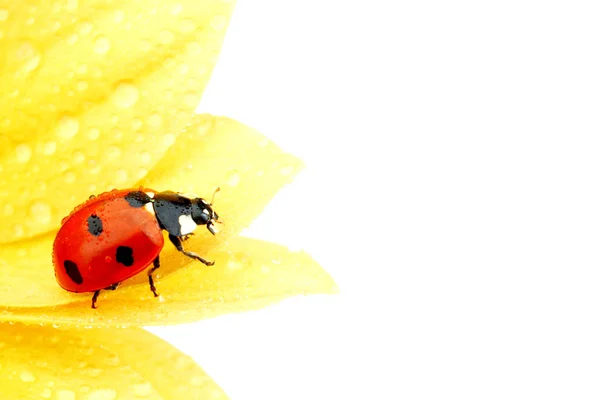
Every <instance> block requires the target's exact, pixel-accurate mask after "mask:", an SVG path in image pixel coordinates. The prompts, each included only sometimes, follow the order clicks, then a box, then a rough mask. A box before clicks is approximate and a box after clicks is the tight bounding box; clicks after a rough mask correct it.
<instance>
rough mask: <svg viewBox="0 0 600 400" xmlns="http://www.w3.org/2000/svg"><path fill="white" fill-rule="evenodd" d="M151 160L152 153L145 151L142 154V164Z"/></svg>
mask: <svg viewBox="0 0 600 400" xmlns="http://www.w3.org/2000/svg"><path fill="white" fill-rule="evenodd" d="M150 160H152V155H151V154H150V153H148V152H147V151H145V152H143V153H142V154H141V155H140V161H141V162H142V164H148V163H149V162H150Z"/></svg>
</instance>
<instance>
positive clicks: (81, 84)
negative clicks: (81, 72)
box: [76, 81, 88, 92]
mask: <svg viewBox="0 0 600 400" xmlns="http://www.w3.org/2000/svg"><path fill="white" fill-rule="evenodd" d="M76 88H77V90H79V91H80V92H83V91H84V90H86V89H87V88H88V83H87V82H86V81H79V82H77V85H76Z"/></svg>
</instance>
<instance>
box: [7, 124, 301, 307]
mask: <svg viewBox="0 0 600 400" xmlns="http://www.w3.org/2000/svg"><path fill="white" fill-rule="evenodd" d="M300 167H301V164H300V162H299V160H298V159H296V158H295V157H293V156H291V155H288V154H285V153H282V152H281V150H280V149H279V148H278V147H277V146H275V145H274V144H273V143H272V142H270V141H269V140H267V139H266V138H265V137H264V136H262V135H261V134H260V133H258V132H256V131H255V130H253V129H250V128H248V127H246V126H244V125H242V124H240V123H238V122H235V121H232V120H230V119H226V118H215V117H212V116H210V115H202V116H196V117H194V124H192V125H190V126H189V127H188V129H187V130H186V131H185V132H183V133H182V134H181V135H179V138H178V140H177V142H176V143H175V144H174V145H173V146H172V147H171V148H170V149H169V151H168V152H167V154H166V155H165V157H164V158H163V159H162V160H161V161H160V162H159V163H158V164H157V165H156V167H155V169H154V170H153V171H151V172H150V173H149V174H148V176H147V178H146V179H145V180H144V181H142V182H140V184H143V185H145V186H148V187H152V188H154V189H157V190H166V189H175V190H178V191H181V192H196V193H198V194H200V195H202V196H204V197H209V196H210V195H211V194H212V192H213V190H214V188H215V187H217V186H219V185H220V186H221V188H222V189H221V192H219V194H217V197H216V199H215V209H216V210H217V212H218V213H219V215H220V217H221V219H222V220H223V221H224V222H223V224H221V225H219V226H218V227H219V228H220V229H221V232H220V233H219V234H218V235H217V236H212V235H210V234H209V233H208V232H207V231H206V229H204V228H202V227H200V228H199V229H197V232H196V236H195V237H194V238H193V239H191V240H189V241H187V242H186V243H185V246H186V247H187V248H190V249H193V250H194V251H196V252H198V253H200V254H205V255H206V256H207V257H211V256H212V255H211V254H210V250H211V249H215V248H216V247H219V246H220V245H221V244H223V242H224V241H226V240H228V238H230V237H232V236H233V235H236V234H237V233H239V231H240V230H241V229H242V228H243V227H245V226H247V225H248V224H249V223H250V222H251V221H252V220H253V219H254V218H255V217H256V216H257V215H258V213H260V211H261V210H262V208H263V207H264V206H265V204H266V203H267V201H268V200H269V199H270V198H271V197H273V195H274V194H275V192H276V191H277V190H278V189H279V188H281V186H282V185H284V184H285V183H287V182H289V181H290V180H291V178H292V176H293V175H294V172H295V171H297V170H299V168H300ZM85 197H87V196H85ZM84 199H85V198H83V199H81V200H82V201H83V200H84ZM74 205H75V204H73V206H74ZM53 239H54V234H47V235H44V236H43V237H37V238H34V239H29V240H23V241H20V242H16V243H11V244H6V245H3V246H0V282H4V284H2V285H0V305H13V306H45V305H50V304H61V303H68V302H70V301H72V299H73V297H72V295H70V294H69V293H67V292H65V291H64V290H62V289H60V288H59V287H58V285H57V284H56V282H55V279H54V272H53V268H52V264H51V263H52V257H51V253H52V250H51V249H52V241H53ZM163 253H164V254H165V255H168V254H170V253H173V246H171V244H170V243H169V242H168V241H167V244H166V246H165V250H164V251H163ZM173 263H174V264H173V265H172V267H178V266H183V265H185V264H188V263H189V259H186V258H184V257H177V258H175V259H174V260H173ZM163 265H165V266H166V263H164V262H163Z"/></svg>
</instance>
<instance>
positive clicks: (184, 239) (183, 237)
mask: <svg viewBox="0 0 600 400" xmlns="http://www.w3.org/2000/svg"><path fill="white" fill-rule="evenodd" d="M192 236H194V232H192V233H188V234H187V235H185V236H182V237H181V241H182V242H186V241H188V240H190V238H191V237H192Z"/></svg>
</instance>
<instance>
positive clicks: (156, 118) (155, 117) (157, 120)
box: [148, 114, 162, 128]
mask: <svg viewBox="0 0 600 400" xmlns="http://www.w3.org/2000/svg"><path fill="white" fill-rule="evenodd" d="M148 125H149V126H150V127H152V128H158V127H160V126H161V125H162V117H161V116H160V114H152V115H150V116H149V117H148Z"/></svg>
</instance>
